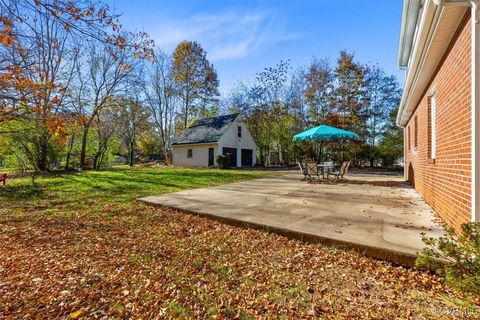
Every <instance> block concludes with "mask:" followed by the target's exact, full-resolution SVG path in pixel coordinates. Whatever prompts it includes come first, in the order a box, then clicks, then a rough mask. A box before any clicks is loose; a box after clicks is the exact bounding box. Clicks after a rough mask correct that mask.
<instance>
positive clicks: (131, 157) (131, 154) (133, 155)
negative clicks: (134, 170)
mask: <svg viewBox="0 0 480 320" xmlns="http://www.w3.org/2000/svg"><path fill="white" fill-rule="evenodd" d="M133 146H134V140H132V141H130V150H129V151H130V156H129V158H130V161H129V166H130V167H133V164H134V162H135V159H134V157H135V151H134V149H133Z"/></svg>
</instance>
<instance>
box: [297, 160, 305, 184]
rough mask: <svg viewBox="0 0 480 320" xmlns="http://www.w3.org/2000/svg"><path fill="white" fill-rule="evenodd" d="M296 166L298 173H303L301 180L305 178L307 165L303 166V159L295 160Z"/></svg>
mask: <svg viewBox="0 0 480 320" xmlns="http://www.w3.org/2000/svg"><path fill="white" fill-rule="evenodd" d="M297 163H298V167H299V168H300V173H301V174H302V175H303V179H302V180H303V181H305V180H307V167H306V166H305V161H303V160H300V161H298V162H297Z"/></svg>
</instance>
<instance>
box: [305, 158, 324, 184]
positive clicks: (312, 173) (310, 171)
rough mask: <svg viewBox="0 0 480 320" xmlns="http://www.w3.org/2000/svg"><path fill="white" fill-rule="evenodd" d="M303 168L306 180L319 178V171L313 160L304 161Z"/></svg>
mask: <svg viewBox="0 0 480 320" xmlns="http://www.w3.org/2000/svg"><path fill="white" fill-rule="evenodd" d="M305 168H306V169H307V170H306V171H307V180H308V181H310V182H311V181H313V180H317V181H318V180H319V178H320V171H319V170H318V165H317V163H316V162H313V161H307V162H305Z"/></svg>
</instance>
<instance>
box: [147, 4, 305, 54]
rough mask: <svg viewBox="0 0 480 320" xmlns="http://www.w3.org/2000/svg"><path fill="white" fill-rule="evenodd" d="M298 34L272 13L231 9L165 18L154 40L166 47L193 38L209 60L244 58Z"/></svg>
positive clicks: (168, 47)
mask: <svg viewBox="0 0 480 320" xmlns="http://www.w3.org/2000/svg"><path fill="white" fill-rule="evenodd" d="M300 36H301V35H300V34H296V33H291V32H288V31H287V30H286V25H285V22H284V21H283V20H282V19H279V18H278V16H277V14H276V13H275V12H261V11H256V12H246V13H245V12H244V13H242V12H233V11H231V12H225V13H222V14H216V15H215V14H209V15H206V14H200V15H195V16H192V17H189V18H187V19H179V20H168V21H164V22H163V23H161V24H160V25H159V27H158V29H157V30H156V32H155V33H154V37H155V41H156V43H157V44H158V45H160V46H161V47H163V48H165V49H169V50H171V49H173V48H174V47H175V46H176V45H177V44H178V43H179V42H180V41H182V40H196V41H198V42H200V44H201V45H202V46H203V47H204V48H205V49H206V50H207V52H208V57H209V59H210V60H212V61H221V60H231V59H240V58H244V57H246V56H248V55H249V54H251V53H254V52H257V51H259V50H261V49H263V48H265V47H268V46H269V45H272V44H274V43H278V42H283V41H290V40H294V39H297V38H299V37H300Z"/></svg>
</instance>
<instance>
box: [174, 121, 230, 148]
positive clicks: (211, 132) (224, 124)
mask: <svg viewBox="0 0 480 320" xmlns="http://www.w3.org/2000/svg"><path fill="white" fill-rule="evenodd" d="M237 117H238V113H234V114H229V115H226V116H219V117H214V118H207V119H202V120H198V121H196V122H194V123H193V124H192V125H191V126H190V127H189V128H188V129H187V130H185V131H184V132H183V133H182V134H181V135H180V136H179V137H178V138H177V139H175V140H174V142H173V145H179V144H195V143H209V142H217V141H218V140H219V139H220V138H221V137H222V135H223V134H224V133H225V131H227V129H228V127H229V126H230V125H231V124H232V122H233V121H235V119H237Z"/></svg>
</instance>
